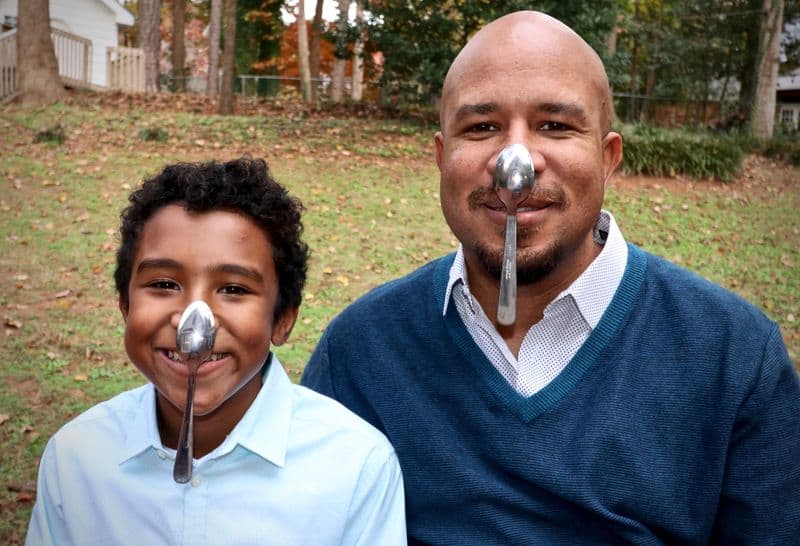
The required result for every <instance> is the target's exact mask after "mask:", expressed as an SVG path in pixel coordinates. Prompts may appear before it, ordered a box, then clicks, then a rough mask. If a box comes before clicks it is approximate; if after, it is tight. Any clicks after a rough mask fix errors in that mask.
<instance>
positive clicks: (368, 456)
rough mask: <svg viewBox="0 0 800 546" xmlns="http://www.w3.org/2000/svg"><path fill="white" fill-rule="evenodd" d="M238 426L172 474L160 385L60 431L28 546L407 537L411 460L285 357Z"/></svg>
mask: <svg viewBox="0 0 800 546" xmlns="http://www.w3.org/2000/svg"><path fill="white" fill-rule="evenodd" d="M266 368H267V369H266V371H265V374H264V379H263V385H262V388H261V390H260V392H259V394H258V396H257V397H256V399H255V400H254V401H253V403H252V405H251V406H250V408H249V409H248V411H247V412H246V413H245V415H244V416H243V417H242V419H241V421H240V422H239V423H238V424H237V425H236V427H235V428H234V429H233V431H232V432H231V433H230V435H229V436H228V437H227V438H226V439H225V441H223V443H222V444H221V445H219V446H218V447H217V448H216V449H214V450H213V451H212V452H211V453H209V454H207V455H206V456H204V457H202V458H201V459H198V460H195V462H194V471H193V476H192V480H191V481H190V482H189V483H186V484H178V483H175V481H173V479H172V469H173V465H174V458H175V451H174V450H171V449H168V448H165V447H164V446H163V445H162V443H161V440H160V437H159V432H158V428H157V424H156V401H155V389H154V387H153V385H152V384H148V385H145V386H143V387H139V388H137V389H133V390H131V391H127V392H124V393H122V394H120V395H118V396H116V397H115V398H112V399H111V400H108V401H106V402H103V403H101V404H99V405H97V406H95V407H93V408H91V409H89V410H88V411H87V412H85V413H83V414H82V415H80V416H78V417H77V418H76V419H74V420H73V421H71V422H69V423H67V424H66V425H65V426H64V427H62V429H61V430H59V431H58V432H57V433H56V434H55V435H54V436H53V438H51V439H50V441H49V442H48V444H47V447H46V448H45V452H44V455H43V456H42V461H41V466H40V470H39V480H38V489H37V500H36V505H35V506H34V509H33V515H32V518H31V522H30V526H29V530H28V535H27V539H26V544H27V545H39V544H57V545H66V544H75V545H81V546H84V545H90V544H98V545H100V544H102V545H111V544H113V545H124V544H131V545H142V544H148V545H155V544H158V545H162V544H165V545H166V544H183V545H201V544H202V545H228V544H275V545H280V546H290V545H300V544H308V545H314V546H318V545H328V544H331V545H332V544H337V545H339V544H342V545H351V544H353V545H355V544H359V545H362V544H363V545H370V546H371V545H377V544H380V545H401V544H402V545H405V543H406V534H405V515H404V509H405V507H404V497H403V484H402V478H401V474H400V467H399V465H398V462H397V457H396V455H395V453H394V450H393V448H392V447H391V445H390V444H389V442H388V441H387V440H386V438H385V437H384V436H383V435H382V434H381V433H380V432H378V431H377V430H376V429H374V428H373V427H372V426H370V425H368V424H367V423H366V422H365V421H362V420H361V419H360V418H358V417H356V416H355V414H353V413H351V412H350V411H348V410H347V409H345V408H344V406H342V405H340V404H339V403H338V402H335V401H334V400H332V399H330V398H327V397H324V396H322V395H319V394H317V393H315V392H313V391H311V390H309V389H306V388H305V387H301V386H299V385H293V384H292V383H291V381H290V380H289V378H288V377H287V376H286V373H285V372H284V370H283V368H282V367H281V365H280V362H278V359H277V357H275V356H274V355H272V356H271V362H270V363H268V364H267V366H266Z"/></svg>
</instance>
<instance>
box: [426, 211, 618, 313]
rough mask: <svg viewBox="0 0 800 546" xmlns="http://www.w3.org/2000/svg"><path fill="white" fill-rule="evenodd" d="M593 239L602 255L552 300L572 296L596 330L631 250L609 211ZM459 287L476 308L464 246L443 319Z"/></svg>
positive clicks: (603, 213)
mask: <svg viewBox="0 0 800 546" xmlns="http://www.w3.org/2000/svg"><path fill="white" fill-rule="evenodd" d="M594 238H595V241H597V242H598V243H600V244H602V245H603V248H602V250H601V251H600V254H599V255H598V256H597V258H595V259H594V261H592V263H591V264H589V267H587V268H586V270H585V271H584V272H583V273H581V275H580V277H578V278H577V279H575V281H574V282H573V283H572V284H571V285H570V286H569V287H567V289H566V290H564V291H563V292H561V294H559V295H558V297H556V298H555V299H554V300H553V302H556V301H559V300H560V299H562V298H564V297H566V296H571V297H572V298H573V299H574V300H575V303H576V304H577V306H578V310H579V311H580V313H581V315H582V316H583V318H584V319H585V320H586V322H587V323H588V324H589V326H590V327H591V328H593V329H594V328H595V327H596V326H597V323H598V322H599V321H600V317H602V316H603V313H604V312H605V310H606V308H607V307H608V304H609V303H610V302H611V299H612V298H613V297H614V293H615V292H616V290H617V287H618V286H619V283H620V281H621V280H622V275H623V274H624V273H625V266H626V264H627V261H628V246H627V244H626V243H625V239H624V237H623V236H622V232H621V231H620V229H619V227H618V226H617V222H616V220H615V219H614V216H613V215H612V214H611V213H610V212H608V211H606V210H602V211H600V218H599V219H598V221H597V224H595V228H594ZM458 283H461V284H462V285H463V286H464V290H465V296H466V299H467V302H468V303H469V305H470V306H473V304H472V296H471V295H470V293H469V283H468V280H467V267H466V263H465V262H464V248H463V246H462V245H459V247H458V252H456V257H455V259H454V260H453V264H452V265H451V266H450V274H449V277H448V280H447V287H446V289H445V297H444V305H443V308H442V315H443V316H444V315H446V314H447V308H448V305H449V304H450V299H451V298H450V295H451V294H452V292H453V288H454V287H455V286H456V284H458ZM551 305H552V303H551ZM473 311H474V308H473Z"/></svg>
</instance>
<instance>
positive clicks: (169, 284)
mask: <svg viewBox="0 0 800 546" xmlns="http://www.w3.org/2000/svg"><path fill="white" fill-rule="evenodd" d="M147 287H148V288H155V289H156V290H178V289H179V288H180V287H179V286H178V283H176V282H175V281H170V280H166V279H158V280H155V281H151V282H149V283H147Z"/></svg>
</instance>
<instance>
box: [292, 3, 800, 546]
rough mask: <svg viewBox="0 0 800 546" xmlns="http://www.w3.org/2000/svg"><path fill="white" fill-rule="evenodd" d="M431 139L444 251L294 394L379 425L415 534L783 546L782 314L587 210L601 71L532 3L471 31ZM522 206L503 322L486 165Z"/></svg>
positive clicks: (360, 309) (547, 541) (608, 106)
mask: <svg viewBox="0 0 800 546" xmlns="http://www.w3.org/2000/svg"><path fill="white" fill-rule="evenodd" d="M440 119H441V127H440V131H439V132H437V133H436V135H435V137H434V144H435V154H436V163H437V165H438V167H439V171H440V174H441V178H440V195H441V204H442V211H443V213H444V217H445V219H446V221H447V223H448V225H449V226H450V228H451V229H452V231H453V233H454V234H455V236H456V237H457V238H458V240H459V241H460V243H461V244H460V247H459V249H458V251H457V252H456V253H454V254H451V255H449V256H445V257H443V258H440V259H437V260H435V261H433V262H431V263H429V264H427V265H425V266H423V267H422V268H420V269H419V270H417V271H415V272H413V273H412V274H410V275H408V276H406V277H404V278H402V279H398V280H396V281H393V282H390V283H388V284H386V285H384V286H382V287H379V288H377V289H376V290H374V291H372V292H370V293H369V294H367V295H365V296H364V297H362V298H361V299H359V300H358V301H357V302H355V303H354V304H353V305H351V306H350V307H349V308H348V309H346V310H345V311H344V312H342V314H341V315H339V316H338V317H337V318H336V319H334V321H333V322H332V323H331V325H330V326H329V327H328V329H327V330H326V332H325V334H324V335H323V337H322V339H321V341H320V343H319V345H318V347H317V349H316V350H315V352H314V354H313V356H312V358H311V361H310V362H309V364H308V366H307V368H306V371H305V373H304V376H303V380H302V382H303V384H305V385H307V386H310V387H312V388H314V389H316V390H318V391H320V392H322V393H324V394H327V395H329V396H332V397H334V398H336V399H338V400H339V401H341V402H342V403H343V404H345V405H346V406H348V407H349V408H350V409H352V410H353V411H355V412H356V413H357V414H359V415H361V416H362V417H363V418H365V419H366V420H367V421H369V422H370V423H372V424H373V425H375V426H376V427H377V428H379V429H380V430H381V431H383V432H384V433H385V434H386V435H387V436H388V438H389V440H390V441H391V442H392V443H393V444H394V446H395V449H396V450H397V454H398V457H399V459H400V464H401V467H402V470H403V474H404V480H405V486H406V499H407V502H406V509H407V522H408V534H409V542H410V543H411V544H452V545H465V544H480V545H487V544H543V545H553V544H563V545H570V546H574V545H581V544H643V545H644V544H648V545H650V544H708V543H716V544H759V545H762V544H796V543H798V542H797V541H798V537H800V386H798V377H797V374H796V372H795V371H794V369H793V367H792V364H791V361H790V359H789V357H788V354H787V351H786V348H785V346H784V344H783V341H782V338H781V334H780V332H779V330H778V327H777V325H776V324H775V323H773V322H772V321H770V320H769V319H768V318H767V317H766V316H765V315H764V314H763V313H761V312H760V311H759V310H757V309H756V308H755V307H753V306H752V305H750V304H748V303H746V302H744V301H743V300H741V299H740V298H738V297H737V296H735V295H733V294H732V293H730V292H727V291H725V290H723V289H722V288H720V287H717V286H715V285H713V284H711V283H709V282H707V281H705V280H703V279H701V278H699V277H698V276H696V275H694V274H691V273H689V272H687V271H686V270H683V269H680V268H678V267H677V266H675V265H672V264H670V263H668V262H666V261H664V260H663V259H661V258H658V257H656V256H653V255H651V254H649V253H646V252H645V251H643V250H641V249H639V248H637V247H636V246H634V245H631V244H629V243H626V241H625V239H624V237H623V235H622V233H621V231H620V229H619V227H618V226H617V223H616V222H615V220H614V217H613V216H612V215H611V213H610V212H608V211H606V210H603V209H602V205H603V198H604V190H605V185H606V183H607V182H608V180H609V178H610V177H611V175H612V173H613V172H614V170H615V169H616V168H617V166H618V165H619V163H620V161H621V159H622V139H621V137H620V135H619V134H617V133H615V132H613V131H612V130H611V119H612V103H611V96H610V91H609V86H608V80H607V77H606V73H605V69H604V68H603V64H602V62H601V60H600V58H599V57H598V56H597V54H596V53H595V52H594V51H593V50H592V49H591V47H590V46H589V45H588V44H586V42H584V40H583V39H581V38H580V36H578V35H577V34H576V33H575V32H573V31H572V30H571V29H569V28H568V27H566V26H565V25H563V24H562V23H560V22H559V21H557V20H555V19H553V18H551V17H548V16H546V15H543V14H541V13H536V12H517V13H513V14H510V15H507V16H505V17H502V18H500V19H498V20H496V21H494V22H492V23H490V24H488V25H487V26H486V27H484V28H483V29H482V30H481V31H480V32H478V33H477V34H476V35H475V37H474V38H473V39H472V40H471V41H470V42H469V43H468V44H467V46H466V47H465V48H464V49H463V50H462V51H461V52H460V53H459V55H458V56H457V57H456V59H455V60H454V61H453V64H452V66H451V67H450V70H449V72H448V74H447V77H446V78H445V83H444V89H443V92H442V101H441V116H440ZM512 143H515V144H522V145H524V146H525V147H526V148H527V149H528V150H529V151H530V153H531V156H532V159H533V166H534V170H535V179H536V185H535V188H534V190H533V192H532V193H531V195H530V196H529V197H528V198H527V199H526V200H525V201H523V202H522V203H521V204H520V205H519V207H518V210H517V218H518V224H519V233H518V239H517V266H518V267H517V276H518V288H517V314H516V321H515V322H514V323H513V324H511V325H510V326H505V325H502V324H500V323H499V322H498V320H497V316H496V314H497V313H496V310H497V303H498V293H499V287H500V274H501V270H502V263H503V243H504V237H505V225H506V215H507V212H506V209H505V207H504V205H503V203H502V201H501V200H500V199H499V197H498V195H497V194H496V193H495V192H494V190H493V185H492V175H493V173H494V169H495V164H496V161H497V157H498V154H499V153H500V151H501V150H502V149H503V148H505V147H506V146H508V145H509V144H512Z"/></svg>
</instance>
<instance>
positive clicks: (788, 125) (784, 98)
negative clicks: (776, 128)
mask: <svg viewBox="0 0 800 546" xmlns="http://www.w3.org/2000/svg"><path fill="white" fill-rule="evenodd" d="M777 99H778V100H777V105H776V107H775V115H776V117H777V122H778V123H779V124H780V125H782V126H783V127H784V128H785V129H790V130H792V131H798V130H800V69H798V70H795V71H794V72H790V73H789V74H786V75H785V76H778V89H777Z"/></svg>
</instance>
